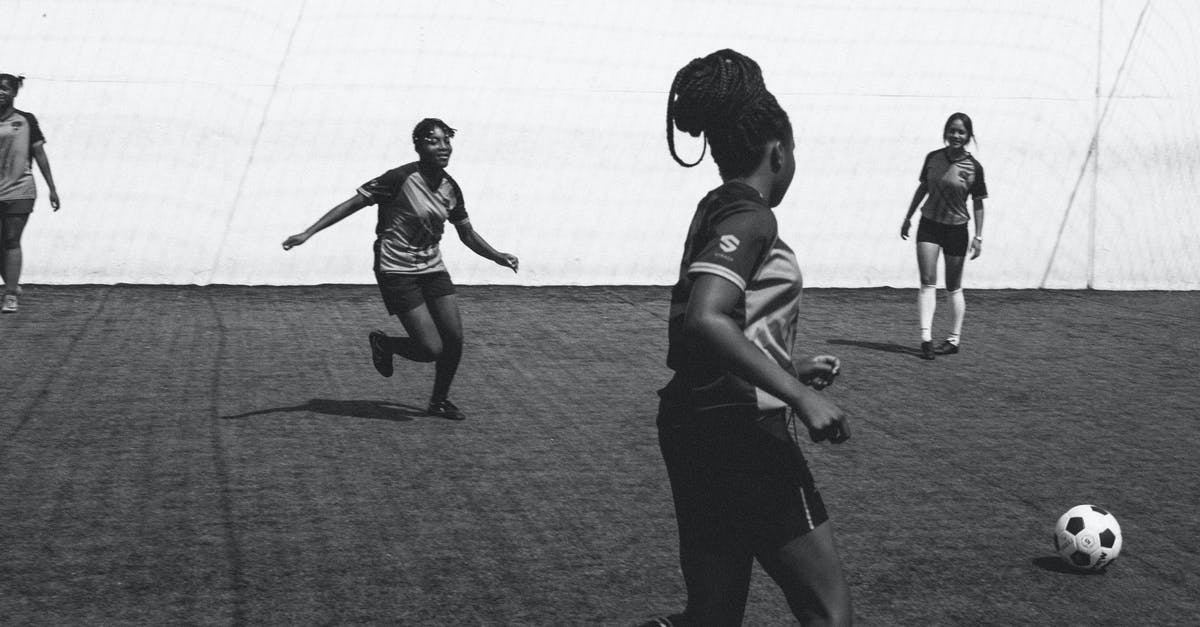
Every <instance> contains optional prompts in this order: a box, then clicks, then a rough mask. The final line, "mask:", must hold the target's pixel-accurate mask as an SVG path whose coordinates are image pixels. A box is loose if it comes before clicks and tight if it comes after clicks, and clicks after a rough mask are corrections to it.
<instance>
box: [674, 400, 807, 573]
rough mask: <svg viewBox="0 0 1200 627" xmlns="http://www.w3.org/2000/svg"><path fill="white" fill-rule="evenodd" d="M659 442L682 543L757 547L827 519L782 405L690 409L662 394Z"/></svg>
mask: <svg viewBox="0 0 1200 627" xmlns="http://www.w3.org/2000/svg"><path fill="white" fill-rule="evenodd" d="M658 443H659V447H660V449H661V450H662V455H663V461H665V462H666V466H667V476H668V477H669V478H670V481H671V492H672V494H673V496H674V499H675V518H676V520H677V522H678V524H679V542H680V546H681V547H685V548H689V547H690V548H697V549H702V550H705V549H707V550H716V551H722V552H728V551H740V552H749V553H752V554H758V553H761V552H765V551H771V550H775V549H778V548H779V547H780V546H783V545H784V544H786V543H788V542H790V541H791V540H794V539H795V538H798V537H800V536H802V535H804V534H806V533H808V532H809V531H812V530H813V529H814V528H816V527H817V526H818V525H820V524H821V523H824V522H825V521H827V520H829V515H828V513H826V511H825V503H824V502H823V501H822V500H821V494H820V493H819V492H818V491H817V487H816V484H815V483H814V482H813V477H812V473H810V472H809V470H808V463H807V462H806V461H805V460H804V455H803V453H802V452H801V450H800V446H799V445H798V444H797V443H796V441H795V439H793V437H792V433H791V429H790V423H789V420H788V417H787V410H783V409H781V410H777V411H771V412H766V413H762V412H760V411H759V410H758V409H757V408H755V407H728V408H721V409H719V410H714V411H707V412H694V411H689V410H688V409H686V408H683V407H679V406H674V407H672V406H670V405H668V404H667V403H665V402H663V403H662V404H661V405H660V406H659V412H658Z"/></svg>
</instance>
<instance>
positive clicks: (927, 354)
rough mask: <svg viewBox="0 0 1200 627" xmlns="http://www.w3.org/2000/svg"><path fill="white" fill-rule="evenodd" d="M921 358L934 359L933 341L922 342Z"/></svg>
mask: <svg viewBox="0 0 1200 627" xmlns="http://www.w3.org/2000/svg"><path fill="white" fill-rule="evenodd" d="M921 359H933V342H921Z"/></svg>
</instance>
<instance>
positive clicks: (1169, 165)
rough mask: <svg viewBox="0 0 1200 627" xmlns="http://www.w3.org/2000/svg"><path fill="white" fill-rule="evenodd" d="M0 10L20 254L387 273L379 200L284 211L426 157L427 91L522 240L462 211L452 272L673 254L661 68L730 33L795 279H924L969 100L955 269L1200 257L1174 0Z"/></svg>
mask: <svg viewBox="0 0 1200 627" xmlns="http://www.w3.org/2000/svg"><path fill="white" fill-rule="evenodd" d="M5 17H6V22H7V23H8V25H9V27H8V28H7V29H6V36H5V37H4V38H3V39H0V72H10V73H18V74H24V75H25V76H26V77H27V80H26V83H25V88H24V89H23V90H22V92H21V94H20V95H19V97H18V99H17V106H18V108H21V109H23V110H28V111H32V112H34V113H35V114H36V115H37V116H38V118H39V119H40V120H41V122H42V125H43V127H44V130H45V133H46V136H47V139H48V142H47V144H46V149H47V152H48V154H49V156H50V160H51V164H52V165H53V168H54V173H55V178H56V180H57V182H58V187H59V191H60V194H61V196H62V199H63V207H64V208H63V210H62V211H61V212H60V213H58V214H52V213H51V212H50V210H49V207H48V203H46V202H45V201H44V200H42V201H39V204H38V207H37V209H36V211H35V214H34V216H33V218H32V220H31V221H30V224H29V227H28V229H27V231H26V235H25V240H24V244H25V256H26V268H25V273H24V280H25V281H26V282H30V283H37V282H42V283H108V282H135V283H200V284H205V283H247V284H264V283H267V284H271V283H279V284H307V283H322V282H342V283H367V282H370V281H371V280H372V277H371V275H370V262H371V252H370V244H371V241H372V239H373V227H374V215H373V209H366V210H364V211H362V212H360V213H359V214H356V215H354V216H352V217H351V218H349V219H347V220H346V221H345V222H344V223H342V224H338V225H336V226H334V227H332V228H331V229H329V230H327V231H325V232H322V233H321V234H319V235H317V236H316V237H314V238H313V239H312V240H311V241H310V242H309V243H307V244H306V245H305V246H303V247H301V248H298V249H295V250H293V251H290V252H287V253H284V252H283V251H282V249H281V248H280V242H281V241H282V240H283V239H284V237H286V236H287V235H289V234H291V233H294V232H297V231H299V230H302V229H303V228H305V227H306V226H307V225H309V224H310V223H312V222H313V221H314V220H315V219H316V218H317V217H318V216H320V215H321V214H322V213H324V212H325V211H326V210H328V209H329V208H330V207H332V206H333V205H335V204H336V203H338V202H340V201H341V200H344V199H345V198H347V197H349V196H350V195H351V194H353V193H354V190H355V188H356V187H357V186H358V185H359V184H361V183H362V182H364V181H365V180H367V179H369V178H371V177H373V176H375V175H377V174H379V173H382V172H383V171H384V170H386V169H389V168H391V167H394V166H396V165H399V164H402V163H405V162H408V161H411V160H413V159H414V158H415V155H414V153H413V152H412V147H411V143H410V142H409V140H408V131H409V130H410V129H411V127H412V125H413V124H414V123H415V122H416V121H417V120H419V119H420V118H422V117H426V116H437V117H441V118H444V119H445V120H447V121H448V122H450V123H451V124H452V125H453V126H455V127H456V128H458V129H459V131H460V132H459V135H458V137H457V138H456V142H455V155H454V158H453V161H452V162H451V166H450V171H451V172H452V173H453V174H454V176H455V178H456V179H457V180H458V181H459V182H460V183H461V184H462V186H463V190H464V194H465V197H466V201H467V207H468V210H469V211H470V212H471V215H472V222H473V223H474V225H475V227H476V229H477V230H478V231H479V232H480V233H481V234H482V235H483V236H484V237H485V238H486V239H487V240H488V241H490V242H491V243H493V244H494V245H495V246H496V247H497V248H499V249H501V250H506V251H510V252H513V253H515V254H517V255H519V256H520V257H521V259H522V272H521V273H520V274H519V275H513V274H511V273H509V272H507V271H506V270H504V269H503V268H500V267H499V266H496V265H494V264H492V263H490V262H488V261H485V260H483V259H480V258H478V257H476V256H475V255H474V254H472V253H471V252H469V251H468V250H466V248H465V247H463V246H462V245H461V244H460V243H458V241H457V239H456V238H455V237H454V236H453V234H452V232H451V233H450V234H448V236H447V239H446V240H445V243H444V248H445V250H446V255H447V260H448V264H449V266H450V269H451V272H452V273H453V275H454V277H455V279H456V280H457V281H459V282H461V283H523V284H533V285H538V284H667V283H670V282H672V281H673V279H674V273H675V272H676V264H677V263H678V258H679V254H680V252H681V245H682V241H683V236H684V231H685V229H686V227H687V223H688V220H689V218H690V216H691V212H692V210H693V209H694V206H695V203H696V201H697V200H698V199H699V198H700V196H702V195H703V193H704V192H705V191H707V190H708V189H709V188H711V187H713V186H715V185H716V184H718V182H719V181H718V178H717V174H716V168H715V166H714V165H713V164H712V163H711V162H706V163H705V164H702V165H701V166H700V167H697V168H693V169H690V170H685V169H682V168H679V167H678V166H676V165H675V164H674V162H673V161H672V160H671V159H670V157H669V156H668V155H667V152H666V145H665V140H664V136H663V134H664V117H665V101H666V92H667V88H668V87H669V84H670V81H671V78H672V77H673V75H674V72H675V71H676V70H677V69H678V68H679V67H680V66H682V65H683V64H684V63H686V62H687V61H688V60H690V59H692V58H693V57H697V56H702V55H704V54H707V53H708V52H711V51H713V50H716V49H719V48H724V47H731V48H735V49H737V50H739V51H742V52H745V53H747V54H749V55H751V56H752V57H754V58H756V59H757V60H758V61H759V62H760V64H761V65H762V67H763V69H764V73H765V75H766V78H767V83H768V86H769V87H770V88H771V89H772V90H773V91H774V92H775V93H776V94H777V96H778V97H779V99H780V101H781V103H782V104H783V106H784V107H785V108H786V109H787V110H788V111H789V113H790V114H791V116H792V119H793V123H794V124H795V126H796V131H797V141H798V150H797V156H798V159H799V160H800V164H799V169H798V174H797V177H796V182H795V183H794V184H793V187H792V190H791V192H790V193H789V195H788V197H787V199H786V200H785V202H784V204H783V205H782V206H781V207H779V208H778V209H777V211H778V212H779V216H780V224H781V229H782V230H781V235H782V237H783V238H784V239H785V240H787V241H788V242H789V244H791V245H792V247H793V248H795V249H796V250H797V252H798V254H799V256H800V259H801V263H802V265H803V267H804V271H805V278H806V283H807V284H808V285H810V286H845V287H860V286H880V285H892V286H912V285H915V284H916V282H917V272H916V262H915V258H914V254H913V251H912V242H911V240H910V241H908V242H904V241H901V240H900V238H899V236H898V231H899V226H900V221H901V219H902V218H903V215H904V211H905V209H906V207H907V203H908V200H909V198H910V197H911V195H912V192H913V189H914V188H915V186H916V183H917V172H918V169H919V168H920V165H921V159H922V157H923V156H924V155H925V153H927V152H928V151H930V150H932V149H934V148H937V147H939V146H940V145H941V140H940V135H941V126H942V123H943V122H944V121H945V119H946V117H947V116H948V115H949V114H950V113H952V112H954V111H965V112H967V113H969V114H970V115H971V116H972V117H973V118H974V121H975V130H976V133H977V136H978V140H979V142H978V145H977V146H975V147H973V148H972V152H973V153H974V154H975V155H976V156H977V157H978V158H979V160H980V161H981V162H982V163H983V165H984V167H985V170H986V173H987V178H988V186H989V189H990V192H991V197H990V198H989V199H988V201H987V217H986V226H985V233H986V238H985V246H986V248H985V252H984V255H983V256H982V257H981V258H980V259H978V260H976V261H972V262H970V263H969V265H968V269H967V275H966V285H967V286H968V287H1085V286H1093V287H1097V288H1105V289H1198V288H1200V237H1197V235H1200V217H1197V215H1198V213H1197V212H1196V211H1195V210H1194V207H1193V205H1194V203H1195V199H1196V198H1197V197H1198V196H1200V194H1198V192H1200V183H1198V181H1200V172H1198V170H1200V160H1198V157H1197V155H1198V154H1200V125H1198V124H1197V123H1196V121H1197V119H1200V115H1198V114H1200V80H1198V79H1200V46H1196V45H1195V43H1194V33H1196V32H1200V4H1196V3H1193V2H1190V1H1189V0H1175V1H1162V0H1151V1H1149V2H1147V1H1145V0H1106V1H1098V0H1074V1H1066V2H1057V3H1043V2H1034V1H1027V2H991V1H987V2H984V1H964V0H944V1H943V0H937V1H922V2H909V3H897V2H894V1H893V0H886V1H885V0H875V1H870V2H859V3H854V6H853V7H846V6H842V3H833V2H822V1H817V0H811V1H795V0H777V1H772V0H752V1H741V2H732V1H727V0H726V1H705V0H695V1H690V2H666V1H658V0H649V1H647V0H613V1H610V2H605V3H585V2H546V1H541V0H525V1H511V2H494V1H492V0H446V1H444V2H440V3H415V2H414V3H409V2H394V1H391V0H387V1H384V0H380V1H375V2H372V1H365V0H342V1H338V0H307V1H302V0H275V1H272V2H267V1H263V2H253V3H246V2H232V1H228V2H221V1H218V0H198V1H195V2H163V1H152V0H126V1H117V0H88V1H83V0H79V1H71V2H68V1H35V0H9V2H7V3H6V6H5ZM764 25H769V27H764ZM680 143H681V151H682V152H683V153H684V154H688V151H689V150H693V151H695V153H698V151H699V149H700V146H699V144H698V143H697V142H694V141H692V140H691V139H690V138H686V137H682V138H681V141H680ZM39 186H40V187H41V194H42V195H43V196H44V194H45V188H44V186H41V182H40V179H39Z"/></svg>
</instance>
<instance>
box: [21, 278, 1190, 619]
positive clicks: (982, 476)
mask: <svg viewBox="0 0 1200 627" xmlns="http://www.w3.org/2000/svg"><path fill="white" fill-rule="evenodd" d="M967 298H968V306H969V308H970V309H969V311H968V314H967V325H966V330H965V331H966V332H965V335H964V344H963V352H962V353H960V354H958V355H954V356H946V357H940V358H938V359H937V360H936V361H933V362H925V361H922V360H920V359H918V358H917V355H916V342H914V341H913V340H914V337H913V335H914V331H913V327H914V326H915V325H914V322H913V321H914V318H915V315H916V305H915V302H916V297H915V291H912V290H888V289H879V290H809V291H808V292H806V294H805V299H806V300H805V306H804V311H803V323H802V324H803V328H802V330H801V339H800V341H799V344H798V347H797V351H798V352H799V353H802V354H814V353H833V354H836V355H839V356H840V357H841V358H842V360H843V375H842V377H841V378H840V379H839V380H838V383H837V385H835V386H834V387H833V388H831V389H830V391H829V393H830V394H831V395H832V396H833V397H834V398H835V399H836V401H837V402H838V403H839V404H840V405H841V406H842V407H844V408H845V409H847V410H848V411H849V413H850V414H851V416H852V418H851V420H852V427H853V438H852V439H851V440H850V441H849V442H848V443H846V444H843V445H841V446H839V447H832V446H830V445H828V444H825V445H821V446H817V445H812V444H811V443H805V445H804V446H805V450H806V453H807V454H808V456H809V460H810V464H811V466H812V469H813V472H814V474H815V476H816V478H817V482H818V485H819V486H820V487H821V489H822V493H823V495H824V497H825V501H826V503H827V505H828V507H829V509H830V513H831V517H832V519H833V522H834V526H835V535H836V537H837V541H838V544H839V547H840V549H841V552H842V557H843V560H844V561H845V563H846V568H847V572H848V576H849V578H850V585H851V587H852V590H853V594H854V605H855V612H856V617H857V619H858V621H859V623H860V624H867V625H930V624H941V625H962V624H1005V625H1008V624H1021V625H1070V624H1078V625H1096V624H1112V625H1145V624H1155V625H1171V624H1179V625H1184V624H1194V621H1195V619H1196V617H1197V616H1200V576H1198V575H1197V574H1196V571H1195V568H1194V565H1195V564H1196V563H1197V558H1198V557H1200V556H1198V555H1197V552H1198V549H1197V543H1196V538H1197V537H1200V517H1198V516H1197V515H1196V506H1197V504H1198V503H1200V487H1198V486H1200V461H1198V460H1197V456H1196V455H1195V453H1194V449H1195V447H1196V445H1197V444H1198V443H1200V433H1198V427H1200V425H1198V423H1197V412H1196V409H1195V408H1196V406H1197V404H1200V387H1198V386H1197V382H1198V380H1200V379H1198V377H1197V375H1196V369H1195V368H1196V366H1195V363H1196V361H1197V355H1198V354H1200V339H1198V338H1200V316H1198V315H1197V314H1196V311H1197V310H1198V309H1200V293H1195V292H1185V293H1163V292H1122V293H1113V292H1067V291H977V292H968V296H967ZM461 305H462V310H463V317H464V320H465V324H466V329H467V348H466V355H465V358H464V362H463V366H462V368H461V369H460V371H459V377H458V380H457V382H456V384H455V388H454V391H453V395H452V397H453V398H454V399H455V401H456V402H457V403H458V404H459V406H461V407H462V408H463V409H464V410H466V411H467V412H468V413H469V416H470V417H469V419H468V420H467V421H465V422H452V421H446V420H442V419H437V418H432V417H429V416H425V415H423V414H422V413H421V411H420V408H421V407H423V406H424V404H425V401H426V400H427V396H428V393H429V388H430V385H431V382H432V377H433V370H432V366H431V365H429V364H412V363H407V362H402V361H400V360H397V364H396V366H397V368H396V371H397V372H396V376H394V377H393V378H391V379H384V378H381V377H379V376H378V375H377V374H376V373H375V371H374V369H373V368H372V367H371V363H370V355H369V351H368V347H367V339H366V338H367V332H368V331H370V330H371V329H373V328H383V329H386V330H388V331H389V332H393V333H395V332H398V324H397V323H396V322H395V321H394V320H389V319H388V318H387V316H386V315H385V313H384V311H383V307H382V304H381V303H380V302H379V297H378V293H377V290H376V288H374V287H373V286H322V287H318V288H271V287H204V288H199V287H134V286H85V287H50V286H30V287H27V288H26V291H25V296H24V297H23V299H22V309H21V312H20V313H18V314H16V315H12V316H3V317H0V385H2V386H3V392H4V393H3V394H2V395H0V623H2V624H13V625H65V624H145V625H163V624H199V625H230V624H234V625H242V624H356V623H362V624H434V623H440V624H450V623H465V624H541V625H547V624H596V623H599V624H614V625H620V624H629V623H632V622H634V621H635V620H638V619H641V618H644V617H646V616H648V615H650V614H654V613H665V612H669V611H676V610H678V609H679V608H680V607H681V604H682V602H683V598H684V592H683V584H682V580H681V576H680V574H679V570H678V565H677V553H676V545H675V542H676V538H675V527H674V515H673V511H672V507H671V499H670V491H669V487H668V485H667V480H666V473H665V470H664V469H663V466H662V461H661V458H660V456H659V453H658V448H657V441H656V435H655V430H654V424H653V422H654V421H653V419H654V412H655V404H656V397H655V394H654V391H655V390H656V389H657V387H658V386H661V385H662V384H663V383H664V382H665V381H666V378H667V376H668V373H667V371H666V369H665V367H664V365H663V361H664V358H665V353H666V322H665V313H666V310H667V290H666V289H665V288H644V287H596V288H511V287H463V288H461ZM939 307H940V309H939V315H938V319H937V321H936V322H935V329H936V328H940V329H945V328H946V326H947V325H948V320H947V318H948V316H947V313H948V306H947V305H946V304H945V301H944V300H942V301H940V302H939ZM936 332H937V333H939V334H940V331H936ZM1079 503H1095V504H1098V505H1103V506H1105V507H1107V508H1109V509H1110V510H1111V511H1112V512H1113V513H1114V514H1115V515H1116V516H1117V518H1118V519H1119V521H1120V522H1121V526H1122V529H1123V530H1124V539H1125V546H1124V549H1123V551H1122V554H1121V556H1120V557H1119V559H1118V560H1117V562H1116V563H1115V565H1114V566H1113V567H1112V568H1110V569H1109V570H1108V571H1107V572H1106V573H1104V574H1101V575H1081V574H1076V573H1072V572H1066V571H1064V569H1062V568H1061V567H1060V566H1059V565H1058V564H1059V562H1058V561H1057V559H1056V558H1054V557H1053V556H1052V550H1051V540H1050V532H1051V530H1052V528H1053V525H1054V522H1055V520H1056V519H1057V518H1058V516H1059V515H1060V514H1061V513H1062V512H1064V511H1066V509H1067V508H1069V507H1070V506H1072V505H1076V504H1079ZM791 620H792V619H791V617H790V614H789V613H788V611H787V608H786V605H785V603H784V601H783V598H782V595H781V594H780V593H779V592H778V590H777V589H776V588H775V587H774V584H773V583H772V582H771V581H770V580H769V579H768V578H767V577H766V576H765V575H763V574H762V572H761V571H757V572H756V575H755V579H754V584H753V588H752V590H751V599H750V604H749V608H748V611H747V617H746V624H747V625H766V624H772V625H773V624H788V623H790V622H791Z"/></svg>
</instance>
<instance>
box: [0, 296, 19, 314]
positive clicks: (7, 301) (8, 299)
mask: <svg viewBox="0 0 1200 627" xmlns="http://www.w3.org/2000/svg"><path fill="white" fill-rule="evenodd" d="M0 313H17V295H16V294H5V295H4V304H3V305H2V306H0Z"/></svg>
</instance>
